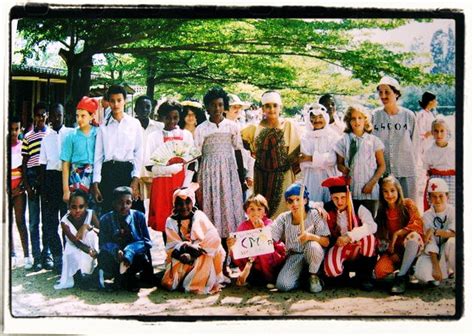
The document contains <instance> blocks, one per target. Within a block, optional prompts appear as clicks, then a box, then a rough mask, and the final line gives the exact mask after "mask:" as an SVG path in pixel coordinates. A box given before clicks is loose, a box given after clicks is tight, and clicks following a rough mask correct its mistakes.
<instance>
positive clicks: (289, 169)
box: [241, 120, 300, 219]
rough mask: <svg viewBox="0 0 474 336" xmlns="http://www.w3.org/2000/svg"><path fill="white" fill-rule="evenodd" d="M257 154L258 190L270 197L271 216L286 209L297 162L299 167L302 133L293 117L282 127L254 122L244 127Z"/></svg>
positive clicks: (248, 141)
mask: <svg viewBox="0 0 474 336" xmlns="http://www.w3.org/2000/svg"><path fill="white" fill-rule="evenodd" d="M241 133H242V139H243V140H244V141H245V142H247V143H248V144H249V145H250V150H251V152H252V154H253V155H254V156H255V173H254V193H255V194H261V195H263V196H264V197H265V198H266V199H267V200H268V205H269V208H270V211H269V214H268V215H269V217H271V218H272V219H275V218H276V217H277V216H278V215H279V214H281V213H283V212H285V211H286V210H287V209H286V203H285V198H284V191H285V190H286V188H288V187H289V186H290V185H291V184H292V183H293V182H294V181H295V173H294V171H293V168H294V167H293V165H295V166H296V167H297V168H298V169H299V165H298V155H299V154H300V137H299V135H298V132H297V129H296V127H295V126H294V125H293V123H292V122H291V121H289V120H283V121H282V122H281V123H280V127H278V128H270V127H266V126H265V124H264V122H261V123H260V124H259V125H258V126H255V125H250V126H248V127H246V128H245V129H243V130H242V131H241Z"/></svg>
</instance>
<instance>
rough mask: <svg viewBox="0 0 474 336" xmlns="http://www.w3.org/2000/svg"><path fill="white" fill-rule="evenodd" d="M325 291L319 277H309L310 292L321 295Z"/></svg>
mask: <svg viewBox="0 0 474 336" xmlns="http://www.w3.org/2000/svg"><path fill="white" fill-rule="evenodd" d="M322 290H323V286H322V284H321V280H319V278H318V276H317V275H311V276H310V277H309V291H310V292H311V293H319V292H321V291H322Z"/></svg>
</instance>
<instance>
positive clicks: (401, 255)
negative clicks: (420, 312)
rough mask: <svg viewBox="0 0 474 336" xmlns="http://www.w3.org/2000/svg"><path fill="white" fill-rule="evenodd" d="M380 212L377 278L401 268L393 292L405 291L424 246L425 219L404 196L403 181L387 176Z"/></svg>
mask: <svg viewBox="0 0 474 336" xmlns="http://www.w3.org/2000/svg"><path fill="white" fill-rule="evenodd" d="M381 185H382V192H381V193H380V206H379V209H378V212H377V217H376V222H377V224H378V229H377V238H378V239H379V254H380V258H379V260H378V261H377V264H376V265H375V277H376V279H384V278H386V277H387V276H389V275H390V274H393V273H394V271H395V270H396V268H398V267H399V272H398V274H397V275H396V277H395V280H394V283H393V286H392V288H391V290H390V292H391V294H402V293H404V292H405V286H406V282H407V278H408V277H407V273H408V271H409V269H410V267H411V266H412V264H413V262H414V261H415V258H416V257H417V255H418V254H419V253H420V252H421V251H422V249H423V238H422V236H423V220H422V219H421V217H420V214H419V212H418V208H417V207H416V204H415V202H414V201H413V200H411V199H409V198H404V197H403V191H402V186H401V185H400V182H398V180H397V179H396V178H395V177H393V176H391V175H390V176H388V177H386V178H384V179H383V180H382V184H381Z"/></svg>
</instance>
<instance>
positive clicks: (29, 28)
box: [18, 18, 446, 112]
mask: <svg viewBox="0 0 474 336" xmlns="http://www.w3.org/2000/svg"><path fill="white" fill-rule="evenodd" d="M407 22H409V21H408V20H404V19H384V20H378V19H340V20H324V19H318V20H306V19H305V20H302V19H239V20H237V19H206V20H204V19H199V20H197V19H193V20H190V19H147V18H144V19H139V20H137V19H94V20H86V19H21V20H20V21H19V24H18V30H19V31H20V33H21V36H23V38H25V39H26V41H27V43H26V46H25V48H23V49H22V50H21V52H22V53H24V54H25V56H29V54H30V53H31V51H32V50H34V48H32V47H33V46H40V48H41V47H44V46H46V45H47V44H48V43H52V42H59V43H61V44H62V46H63V48H62V49H61V50H60V52H59V54H60V55H61V57H62V58H63V59H64V61H65V63H66V66H67V70H68V81H67V108H68V109H69V111H71V112H72V111H73V106H74V104H75V102H77V100H78V99H79V98H80V97H81V96H82V95H84V94H87V92H88V89H89V87H90V84H91V72H92V69H93V56H94V55H98V54H105V55H108V56H107V58H108V59H109V62H108V65H107V67H108V68H107V69H105V67H104V66H98V67H97V70H99V72H100V71H101V70H107V71H108V73H109V74H110V75H111V76H110V78H109V79H108V80H109V81H110V82H113V81H116V80H118V77H120V79H121V80H126V81H128V82H133V83H136V84H141V85H147V93H148V94H149V95H150V96H153V95H154V93H155V92H156V91H159V92H161V93H169V94H180V95H182V96H196V95H198V96H199V95H202V93H203V92H204V90H205V89H206V88H207V87H209V86H210V85H215V84H218V85H222V86H232V85H236V84H238V83H243V84H247V85H249V86H252V87H255V88H261V89H263V88H265V89H269V88H273V89H289V90H295V91H298V92H301V93H303V94H306V95H314V94H317V93H322V92H324V91H328V90H329V89H331V90H332V91H333V92H335V91H337V92H338V93H341V94H344V93H353V92H354V88H361V86H363V85H367V84H369V83H373V82H376V81H377V80H378V79H379V78H380V76H381V75H383V74H390V75H392V76H394V77H396V78H398V79H403V81H404V83H415V82H416V83H420V82H423V81H431V82H433V81H436V80H437V78H438V77H437V75H436V74H435V75H432V76H426V75H425V76H423V75H424V74H425V70H426V69H425V68H424V67H423V66H421V65H418V64H416V63H415V64H410V63H409V61H410V60H411V59H412V58H413V56H414V55H413V53H410V52H407V53H406V52H393V51H390V50H388V49H386V48H385V47H384V46H383V45H381V44H378V43H373V42H370V41H361V40H360V39H355V38H354V34H355V33H357V32H358V31H360V29H366V28H370V29H385V30H390V29H393V28H396V27H399V26H401V25H404V24H406V23H407ZM112 55H115V56H112ZM119 55H123V56H119ZM113 57H115V59H116V60H122V61H121V62H111V60H112V58H113ZM124 59H125V60H126V62H123V60H124ZM94 69H95V68H94ZM327 69H331V71H332V73H330V72H328V71H326V70H327ZM318 71H319V72H318ZM116 74H118V75H119V76H118V77H116V76H115V75H116ZM101 77H102V76H101ZM331 77H332V78H331ZM102 79H103V78H102ZM445 79H446V78H444V80H445ZM344 82H345V83H346V85H339V84H341V83H344Z"/></svg>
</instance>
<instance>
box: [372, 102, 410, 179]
mask: <svg viewBox="0 0 474 336" xmlns="http://www.w3.org/2000/svg"><path fill="white" fill-rule="evenodd" d="M372 124H373V125H374V131H373V133H372V134H374V135H376V136H378V137H379V138H380V140H382V142H383V144H384V146H385V150H384V158H385V166H386V170H385V172H386V173H388V174H393V175H394V176H395V177H409V176H416V173H415V150H416V148H417V144H418V142H419V141H418V136H417V134H416V131H415V125H416V121H415V114H414V113H413V112H412V111H410V110H409V109H407V108H404V107H401V106H399V107H398V113H397V114H395V115H389V114H388V113H387V112H385V110H384V108H383V107H380V108H378V109H376V110H374V112H373V114H372Z"/></svg>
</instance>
